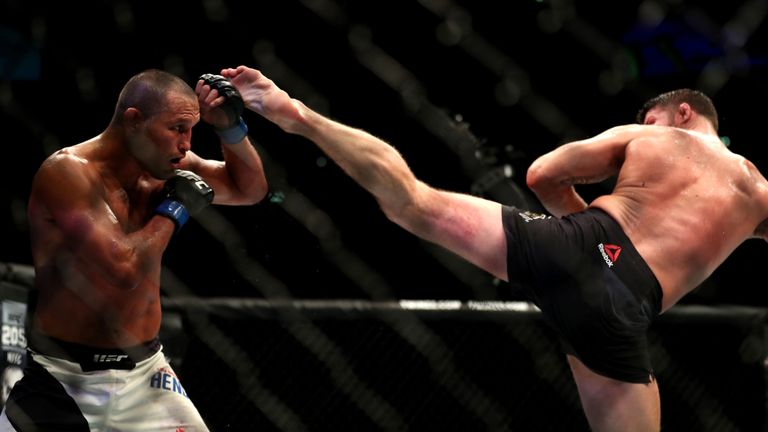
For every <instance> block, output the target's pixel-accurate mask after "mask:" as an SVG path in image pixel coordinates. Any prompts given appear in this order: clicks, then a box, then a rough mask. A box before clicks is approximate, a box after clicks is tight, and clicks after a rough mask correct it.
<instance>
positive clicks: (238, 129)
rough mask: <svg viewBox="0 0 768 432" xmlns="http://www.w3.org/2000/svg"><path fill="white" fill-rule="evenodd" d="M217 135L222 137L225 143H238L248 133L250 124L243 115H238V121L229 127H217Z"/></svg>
mask: <svg viewBox="0 0 768 432" xmlns="http://www.w3.org/2000/svg"><path fill="white" fill-rule="evenodd" d="M214 130H215V131H216V135H218V136H219V138H221V140H222V141H223V142H224V143H225V144H237V143H239V142H240V141H242V140H243V139H245V136H246V135H248V125H246V124H245V122H244V121H243V118H242V117H238V122H237V123H235V125H234V126H232V127H229V128H227V129H216V128H214Z"/></svg>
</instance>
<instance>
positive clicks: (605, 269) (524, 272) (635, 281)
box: [502, 207, 662, 383]
mask: <svg viewBox="0 0 768 432" xmlns="http://www.w3.org/2000/svg"><path fill="white" fill-rule="evenodd" d="M502 220H503V224H504V231H505V234H506V238H507V271H508V275H509V280H510V282H511V283H515V284H517V283H519V284H520V286H522V288H523V291H524V292H525V294H526V295H527V296H528V297H529V298H530V300H531V301H532V302H533V303H535V304H536V306H538V307H539V309H541V311H542V313H543V315H544V317H545V319H546V320H547V321H548V322H549V323H550V324H551V325H552V326H553V327H554V328H555V330H556V331H557V332H558V333H559V334H560V336H561V339H562V342H563V346H564V348H565V351H566V353H568V354H572V355H574V356H576V357H577V358H579V359H580V360H581V361H582V362H583V363H584V364H585V365H586V366H587V367H589V368H590V369H591V370H593V371H594V372H596V373H598V374H601V375H603V376H607V377H610V378H613V379H616V380H620V381H625V382H631V383H649V382H651V380H652V379H653V368H652V366H651V360H650V355H649V352H648V340H647V330H648V327H649V326H650V324H651V322H652V321H653V319H654V318H655V317H656V316H658V314H659V313H660V311H661V299H662V291H661V286H660V285H659V282H658V280H657V279H656V277H655V276H654V274H653V272H652V271H651V269H650V268H649V267H648V265H647V264H646V263H645V261H644V260H643V258H642V257H641V256H640V255H639V254H638V252H637V250H636V249H635V247H634V246H633V245H632V243H631V242H630V241H629V238H628V237H627V236H626V235H625V234H624V232H623V230H622V229H621V227H620V226H619V224H618V223H617V222H616V221H615V220H614V219H613V218H612V217H611V216H610V215H608V214H607V213H605V212H604V211H602V210H600V209H597V208H590V209H587V210H586V211H583V212H579V213H574V214H571V215H568V216H564V217H562V218H559V219H558V218H554V217H549V216H545V215H541V214H537V213H531V212H526V211H522V210H519V209H517V208H514V207H503V208H502Z"/></svg>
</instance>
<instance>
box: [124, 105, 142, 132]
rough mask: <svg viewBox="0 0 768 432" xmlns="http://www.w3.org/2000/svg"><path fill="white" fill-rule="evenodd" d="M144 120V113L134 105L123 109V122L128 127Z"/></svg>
mask: <svg viewBox="0 0 768 432" xmlns="http://www.w3.org/2000/svg"><path fill="white" fill-rule="evenodd" d="M142 120H144V115H143V114H142V113H141V111H139V110H138V109H136V108H134V107H128V108H126V109H125V111H123V124H124V125H125V127H126V129H131V128H133V127H135V126H136V125H137V124H138V123H140V122H141V121H142Z"/></svg>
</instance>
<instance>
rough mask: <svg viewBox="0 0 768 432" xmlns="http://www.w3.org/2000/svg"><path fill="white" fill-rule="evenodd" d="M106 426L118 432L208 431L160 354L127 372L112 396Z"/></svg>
mask: <svg viewBox="0 0 768 432" xmlns="http://www.w3.org/2000/svg"><path fill="white" fill-rule="evenodd" d="M116 396H117V397H116V401H117V403H116V406H115V408H116V409H115V410H114V411H113V413H112V415H111V418H110V426H111V427H113V428H114V429H116V430H122V431H137V432H139V431H141V432H144V431H176V430H184V431H186V432H200V431H208V428H207V427H206V425H205V422H204V421H203V419H202V417H201V415H200V413H199V412H198V410H197V408H196V407H195V405H194V403H193V402H192V400H191V399H190V397H189V396H188V395H187V393H186V391H185V390H184V388H183V386H182V384H181V380H180V379H179V377H178V376H177V375H176V373H175V372H174V370H173V368H172V367H171V366H170V364H168V362H167V361H166V360H165V357H164V356H163V355H162V352H161V353H158V354H157V355H156V357H155V358H153V359H151V361H149V362H148V364H144V365H139V366H137V368H136V370H134V371H131V378H130V382H129V384H128V385H126V386H125V387H123V389H122V390H121V391H120V392H119V393H118V394H117V395H116Z"/></svg>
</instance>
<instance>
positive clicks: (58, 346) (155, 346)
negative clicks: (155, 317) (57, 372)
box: [29, 331, 162, 372]
mask: <svg viewBox="0 0 768 432" xmlns="http://www.w3.org/2000/svg"><path fill="white" fill-rule="evenodd" d="M160 348H162V344H161V343H160V339H159V338H158V337H155V338H154V339H151V340H149V341H146V342H144V343H141V344H138V345H134V346H131V347H126V348H102V347H94V346H89V345H82V344H78V343H74V342H67V341H63V340H60V339H57V338H54V337H50V336H47V335H44V334H42V333H40V332H38V331H32V332H31V334H30V338H29V349H30V350H31V351H33V352H35V353H39V354H42V355H46V356H49V357H56V358H59V359H63V360H68V361H71V362H75V363H78V364H79V365H80V367H81V368H82V369H83V372H90V371H97V370H108V369H122V370H131V369H133V368H135V367H136V363H138V362H140V361H142V360H146V359H148V358H150V357H152V356H153V355H154V354H155V353H157V352H158V351H160Z"/></svg>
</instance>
